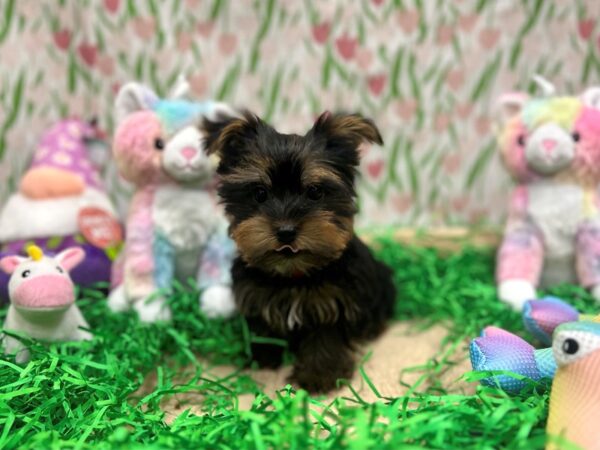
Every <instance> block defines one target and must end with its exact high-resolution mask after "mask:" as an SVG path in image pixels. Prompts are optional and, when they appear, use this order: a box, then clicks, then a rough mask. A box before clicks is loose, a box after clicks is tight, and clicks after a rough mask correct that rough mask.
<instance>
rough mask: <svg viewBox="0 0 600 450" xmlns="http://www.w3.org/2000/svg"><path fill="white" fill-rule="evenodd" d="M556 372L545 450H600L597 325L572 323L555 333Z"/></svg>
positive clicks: (599, 328) (599, 325) (599, 331)
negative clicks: (547, 442)
mask: <svg viewBox="0 0 600 450" xmlns="http://www.w3.org/2000/svg"><path fill="white" fill-rule="evenodd" d="M552 352H553V355H554V359H555V360H556V362H557V364H558V369H557V371H556V375H555V377H554V381H553V382H552V391H551V392H550V411H549V414H548V424H547V426H546V432H547V434H548V437H549V444H548V446H547V448H548V449H563V448H573V446H572V445H571V446H569V447H567V446H566V445H565V442H568V443H570V444H575V445H577V446H578V447H580V448H582V449H585V450H599V449H600V323H594V322H574V323H567V324H564V325H560V326H559V327H558V328H556V330H555V332H554V339H553V342H552Z"/></svg>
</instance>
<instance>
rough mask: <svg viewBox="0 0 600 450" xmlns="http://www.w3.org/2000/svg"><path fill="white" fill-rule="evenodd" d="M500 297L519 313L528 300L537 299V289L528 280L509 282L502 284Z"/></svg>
mask: <svg viewBox="0 0 600 450" xmlns="http://www.w3.org/2000/svg"><path fill="white" fill-rule="evenodd" d="M498 296H499V297H500V300H502V301H503V302H505V303H507V304H508V305H510V306H511V307H512V308H513V309H514V310H515V311H519V312H520V311H521V310H522V309H523V305H524V304H525V302H526V301H527V300H532V299H535V298H537V295H536V292H535V287H534V286H533V284H531V283H530V282H529V281H526V280H507V281H504V282H502V283H500V286H498Z"/></svg>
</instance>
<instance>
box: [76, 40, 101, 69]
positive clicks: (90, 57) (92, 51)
mask: <svg viewBox="0 0 600 450" xmlns="http://www.w3.org/2000/svg"><path fill="white" fill-rule="evenodd" d="M77 52H78V53H79V56H81V59H82V60H83V62H84V63H86V64H87V65H88V66H90V67H91V66H93V65H94V64H95V63H96V55H97V49H96V46H95V45H92V44H87V43H85V42H82V43H81V44H79V46H78V47H77Z"/></svg>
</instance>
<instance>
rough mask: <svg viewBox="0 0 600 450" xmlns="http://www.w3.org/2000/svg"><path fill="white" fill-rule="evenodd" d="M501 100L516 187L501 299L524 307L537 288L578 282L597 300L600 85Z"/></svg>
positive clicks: (504, 143) (502, 261)
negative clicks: (575, 92)
mask: <svg viewBox="0 0 600 450" xmlns="http://www.w3.org/2000/svg"><path fill="white" fill-rule="evenodd" d="M536 81H538V83H541V84H542V87H545V88H546V90H547V91H549V92H548V93H547V94H548V95H547V96H546V97H542V98H529V97H528V96H527V94H525V93H511V94H506V95H504V96H503V97H502V98H501V104H502V107H503V110H504V115H505V121H504V124H503V128H502V130H501V133H500V136H499V144H500V150H501V153H502V157H503V159H504V162H505V165H506V167H507V169H508V170H509V172H510V173H511V175H512V176H513V177H514V179H515V180H516V182H517V187H516V188H515V190H514V192H513V194H512V199H511V203H510V208H509V219H508V223H507V226H506V231H505V235H504V239H503V242H502V245H501V247H500V249H499V252H498V264H497V272H496V277H497V281H498V295H499V297H500V299H502V300H503V301H505V302H506V303H508V304H510V305H511V306H512V307H514V308H515V309H518V310H520V309H521V308H522V306H523V304H524V303H525V301H526V300H530V299H534V298H536V297H537V293H536V288H537V287H538V286H539V285H541V286H549V285H553V284H558V283H566V282H568V283H579V284H581V285H582V286H584V287H586V288H588V289H591V291H592V294H593V296H594V297H595V298H596V299H598V300H599V301H600V208H599V206H600V197H599V192H598V188H599V183H600V110H599V109H598V108H600V88H590V89H588V90H587V91H586V92H584V94H583V95H582V96H580V97H558V96H554V95H553V87H552V85H550V84H549V83H548V82H547V81H545V80H543V79H540V78H538V79H537V80H536Z"/></svg>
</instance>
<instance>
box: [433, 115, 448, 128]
mask: <svg viewBox="0 0 600 450" xmlns="http://www.w3.org/2000/svg"><path fill="white" fill-rule="evenodd" d="M448 125H450V116H449V115H448V114H446V113H438V114H437V115H436V116H435V118H434V119H433V128H434V129H435V131H437V132H438V133H441V132H444V131H446V128H448Z"/></svg>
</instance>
